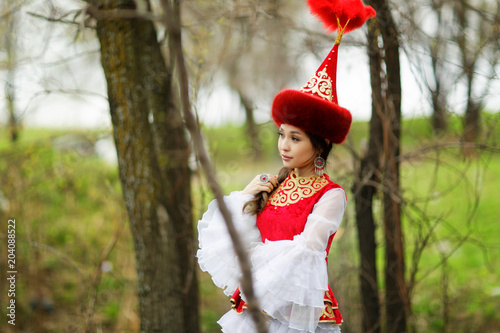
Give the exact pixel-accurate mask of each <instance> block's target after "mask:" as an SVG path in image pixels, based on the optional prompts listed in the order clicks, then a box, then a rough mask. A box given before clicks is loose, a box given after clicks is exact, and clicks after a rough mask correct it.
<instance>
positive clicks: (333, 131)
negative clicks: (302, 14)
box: [272, 0, 375, 143]
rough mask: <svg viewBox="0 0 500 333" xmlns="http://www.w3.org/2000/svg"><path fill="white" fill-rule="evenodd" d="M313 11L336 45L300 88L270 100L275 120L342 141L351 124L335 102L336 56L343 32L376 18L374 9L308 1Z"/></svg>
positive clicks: (351, 1) (354, 0)
mask: <svg viewBox="0 0 500 333" xmlns="http://www.w3.org/2000/svg"><path fill="white" fill-rule="evenodd" d="M307 5H308V6H309V9H310V10H311V12H312V13H313V14H315V15H316V16H318V18H319V19H320V20H321V21H322V22H323V23H324V25H325V28H326V29H327V30H328V31H333V30H337V39H336V40H335V44H334V46H333V48H332V50H331V51H330V53H329V54H328V56H327V57H326V58H325V60H324V61H323V63H322V64H321V66H319V68H318V70H317V71H316V73H315V74H314V75H313V77H312V78H311V79H310V80H309V81H308V82H307V83H306V84H305V85H304V86H303V87H302V89H301V90H300V91H299V90H291V89H287V90H283V91H281V92H280V93H279V94H278V95H276V97H275V98H274V101H273V106H272V116H273V119H274V122H275V123H276V124H277V125H278V126H280V125H281V124H290V125H293V126H296V127H299V128H301V129H303V130H305V131H307V132H310V133H313V134H316V135H319V136H321V137H323V138H325V139H328V140H330V142H332V143H342V142H343V141H344V140H345V138H346V137H347V133H349V129H350V127H351V122H352V116H351V113H350V112H349V111H348V110H347V109H345V108H343V107H341V106H339V105H338V101H337V87H336V78H337V58H338V48H339V44H340V41H341V40H342V35H343V34H344V33H347V32H349V31H352V30H355V29H357V28H359V27H361V26H362V25H363V24H364V23H365V22H366V20H368V19H370V18H372V17H375V10H374V9H373V8H372V7H370V6H365V5H364V4H363V2H361V0H307Z"/></svg>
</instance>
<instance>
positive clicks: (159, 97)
mask: <svg viewBox="0 0 500 333" xmlns="http://www.w3.org/2000/svg"><path fill="white" fill-rule="evenodd" d="M92 3H93V4H94V6H95V7H94V8H93V10H92V11H93V12H94V16H95V17H96V18H97V19H98V22H97V35H98V37H99V41H100V43H101V62H102V66H103V69H104V73H105V76H106V81H107V84H108V98H109V105H110V112H111V120H112V124H113V134H114V140H115V144H116V148H117V154H118V166H119V170H120V180H121V183H122V187H123V194H124V197H125V205H126V208H127V212H128V216H129V220H130V225H131V230H132V235H133V238H134V246H135V254H136V265H137V273H138V283H139V312H140V318H141V332H167V333H168V332H172V333H173V332H176V333H179V332H186V333H187V332H190V333H191V332H198V331H199V328H198V313H197V306H196V304H197V298H198V297H197V284H196V275H195V269H194V267H195V266H194V243H193V228H192V221H191V201H190V175H189V170H188V167H187V158H188V154H189V152H188V144H187V138H186V134H185V132H184V129H183V123H182V119H181V116H180V113H179V110H178V109H177V107H176V104H175V99H174V98H173V95H172V90H173V87H172V81H171V70H170V68H167V65H166V64H165V60H164V58H163V57H162V54H161V50H160V46H159V44H158V41H157V36H156V31H155V28H154V25H153V23H152V22H151V21H147V20H143V19H139V18H119V17H115V18H109V17H108V18H104V16H100V15H98V13H99V12H97V11H96V8H99V10H111V9H117V8H119V9H131V10H133V9H134V3H133V2H132V1H118V0H115V1H106V2H103V1H97V0H96V1H92ZM104 3H105V4H104ZM96 13H97V15H96ZM100 13H102V11H101V12H100ZM99 18H101V19H99Z"/></svg>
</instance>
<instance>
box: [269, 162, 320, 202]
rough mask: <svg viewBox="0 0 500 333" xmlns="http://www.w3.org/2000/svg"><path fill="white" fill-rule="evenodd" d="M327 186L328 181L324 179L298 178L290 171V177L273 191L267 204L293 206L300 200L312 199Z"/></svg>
mask: <svg viewBox="0 0 500 333" xmlns="http://www.w3.org/2000/svg"><path fill="white" fill-rule="evenodd" d="M327 184H328V180H326V178H325V177H319V176H311V177H298V176H297V174H296V173H295V172H294V171H292V172H291V173H290V177H289V178H287V179H286V180H285V181H284V182H283V183H281V184H280V186H279V187H278V188H277V189H276V191H274V193H273V194H272V195H271V197H270V198H269V201H268V203H269V204H271V205H273V206H278V207H283V206H286V205H289V204H293V203H296V202H298V201H299V200H301V199H305V198H309V197H312V196H313V195H314V194H315V193H316V192H318V191H319V190H321V189H322V188H323V187H324V186H325V185H327Z"/></svg>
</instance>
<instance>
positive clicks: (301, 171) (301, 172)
mask: <svg viewBox="0 0 500 333" xmlns="http://www.w3.org/2000/svg"><path fill="white" fill-rule="evenodd" d="M294 171H295V173H296V174H297V176H299V177H311V176H315V175H316V173H315V172H314V164H312V165H309V166H307V167H302V168H295V169H294Z"/></svg>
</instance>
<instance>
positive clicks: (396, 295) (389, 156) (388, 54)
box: [370, 0, 410, 333]
mask: <svg viewBox="0 0 500 333" xmlns="http://www.w3.org/2000/svg"><path fill="white" fill-rule="evenodd" d="M370 4H371V5H372V6H373V7H374V8H375V10H376V11H377V17H376V22H377V28H378V31H379V33H380V38H379V39H378V42H379V43H372V46H373V47H375V46H376V45H378V44H382V45H383V46H382V49H381V50H379V52H381V54H383V62H384V64H385V68H386V71H385V72H384V71H383V70H381V69H383V67H382V66H381V67H380V68H377V69H375V70H379V73H380V74H379V75H380V77H381V78H382V80H381V82H382V83H385V84H383V85H382V90H380V92H381V93H383V95H382V96H379V97H378V98H380V99H379V100H380V101H383V107H382V108H381V109H382V110H383V112H382V114H381V115H380V117H381V125H382V137H383V151H384V154H383V156H382V168H381V170H382V188H383V189H384V195H383V203H384V205H383V217H384V235H385V310H386V321H387V332H388V333H401V332H406V326H407V324H406V320H407V316H408V313H409V309H410V306H409V302H408V294H407V290H406V283H405V279H404V252H403V251H404V249H403V237H402V228H401V208H400V187H399V186H400V185H399V162H398V159H397V158H398V156H399V151H400V150H399V144H400V130H401V76H400V73H401V72H400V60H399V40H398V32H397V29H396V24H395V22H394V20H393V18H392V15H391V12H390V8H389V5H388V3H387V1H386V0H373V1H370ZM380 39H381V40H380ZM384 89H385V93H384V91H383V90H384ZM378 98H377V99H378Z"/></svg>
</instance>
